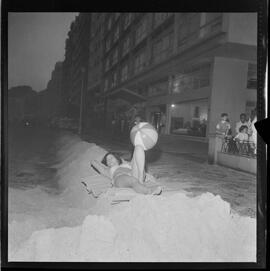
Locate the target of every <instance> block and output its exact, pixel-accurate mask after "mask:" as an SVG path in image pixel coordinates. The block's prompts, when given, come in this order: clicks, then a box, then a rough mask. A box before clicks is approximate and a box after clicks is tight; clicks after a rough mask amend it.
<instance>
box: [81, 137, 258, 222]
mask: <svg viewBox="0 0 270 271" xmlns="http://www.w3.org/2000/svg"><path fill="white" fill-rule="evenodd" d="M84 139H85V140H88V141H89V142H95V143H96V144H98V145H100V146H102V147H104V148H106V149H108V150H113V151H116V152H119V153H120V154H122V155H123V157H124V158H126V159H129V158H130V156H131V150H132V146H131V145H130V144H129V143H128V141H124V142H123V140H121V141H120V140H117V139H116V140H111V139H110V138H109V137H106V136H105V135H104V134H103V135H101V134H99V135H97V134H92V135H91V136H90V135H89V136H86V137H85V138H84ZM162 142H164V140H160V146H158V147H155V148H154V149H153V150H150V151H148V152H147V153H146V159H147V168H148V171H149V172H150V173H152V174H153V175H154V176H155V177H156V178H158V181H159V182H160V183H162V184H163V185H164V186H166V188H168V189H175V190H185V191H186V192H188V194H189V195H191V196H196V195H198V194H201V193H205V192H210V193H213V194H215V195H220V196H221V197H222V199H224V200H226V201H228V202H230V204H231V206H232V209H233V210H234V211H236V212H237V213H239V214H241V215H246V216H251V217H255V216H256V176H255V175H252V174H249V173H245V172H241V171H237V170H233V169H229V168H226V167H222V166H219V165H209V164H208V162H207V144H206V143H202V142H192V141H186V140H182V141H181V140H177V141H175V142H170V143H169V144H164V143H162ZM166 146H168V147H166Z"/></svg>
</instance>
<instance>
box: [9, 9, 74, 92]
mask: <svg viewBox="0 0 270 271" xmlns="http://www.w3.org/2000/svg"><path fill="white" fill-rule="evenodd" d="M77 14H78V13H70V12H69V13H58V12H50V13H40V12H32V13H27V12H23V13H9V14H8V87H9V88H10V87H13V86H18V85H29V86H31V87H32V88H33V89H34V90H36V91H41V90H43V89H45V88H46V86H47V83H48V81H49V80H50V77H51V72H52V71H53V69H54V65H55V63H56V62H57V61H63V60H64V54H65V40H66V38H67V33H68V31H69V29H70V24H71V22H72V21H73V20H74V19H75V16H76V15H77Z"/></svg>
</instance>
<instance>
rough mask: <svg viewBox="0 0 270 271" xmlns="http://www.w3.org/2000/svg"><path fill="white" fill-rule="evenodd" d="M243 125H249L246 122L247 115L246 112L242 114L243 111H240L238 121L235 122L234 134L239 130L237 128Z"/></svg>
mask: <svg viewBox="0 0 270 271" xmlns="http://www.w3.org/2000/svg"><path fill="white" fill-rule="evenodd" d="M243 125H245V126H247V127H249V124H248V122H247V116H246V114H244V113H242V114H241V115H240V121H238V122H237V123H236V125H235V134H236V135H237V134H238V133H239V132H240V131H239V129H240V127H241V126H243Z"/></svg>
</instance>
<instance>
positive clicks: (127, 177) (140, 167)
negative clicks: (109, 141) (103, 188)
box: [91, 145, 162, 195]
mask: <svg viewBox="0 0 270 271" xmlns="http://www.w3.org/2000/svg"><path fill="white" fill-rule="evenodd" d="M91 165H92V166H93V167H94V168H96V169H97V170H98V171H99V172H100V174H101V175H103V176H105V177H107V178H110V179H111V182H112V185H113V186H115V187H128V188H132V189H133V190H135V191H136V192H137V193H141V194H153V195H160V194H161V192H162V188H161V187H160V186H157V187H147V186H146V185H145V184H144V180H145V170H144V166H145V152H144V148H143V146H141V145H136V146H135V148H134V152H133V156H132V160H131V162H130V163H128V162H126V161H124V160H122V159H121V158H120V157H119V156H118V155H116V154H115V153H112V152H108V153H107V154H106V155H105V156H104V157H103V159H102V161H101V162H99V161H97V160H94V161H92V163H91Z"/></svg>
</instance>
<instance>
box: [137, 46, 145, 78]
mask: <svg viewBox="0 0 270 271" xmlns="http://www.w3.org/2000/svg"><path fill="white" fill-rule="evenodd" d="M145 66H146V55H145V51H142V52H140V53H139V54H138V55H137V56H136V57H135V62H134V72H135V73H138V72H140V71H142V70H143V68H144V67H145Z"/></svg>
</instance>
